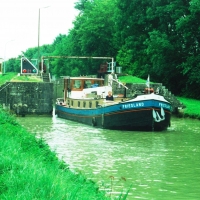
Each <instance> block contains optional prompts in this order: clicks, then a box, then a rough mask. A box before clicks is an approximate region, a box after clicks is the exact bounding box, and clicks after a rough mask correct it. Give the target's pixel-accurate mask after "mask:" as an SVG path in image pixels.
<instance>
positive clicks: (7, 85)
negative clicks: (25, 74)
mask: <svg viewBox="0 0 200 200" xmlns="http://www.w3.org/2000/svg"><path fill="white" fill-rule="evenodd" d="M10 84H11V83H8V84H7V85H6V86H5V87H3V88H1V90H0V92H1V91H2V90H3V89H5V88H6V87H7V86H9V85H10Z"/></svg>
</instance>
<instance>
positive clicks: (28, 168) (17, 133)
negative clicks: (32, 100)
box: [0, 108, 125, 200]
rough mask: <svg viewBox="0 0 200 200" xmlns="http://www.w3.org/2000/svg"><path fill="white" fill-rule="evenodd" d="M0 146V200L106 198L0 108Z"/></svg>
mask: <svg viewBox="0 0 200 200" xmlns="http://www.w3.org/2000/svg"><path fill="white" fill-rule="evenodd" d="M0 143H1V145H0V155H1V160H0V199H40V200H42V199H45V200H46V199H48V200H50V199H53V200H60V199H69V200H75V199H79V200H88V199H95V200H98V199H99V200H103V199H110V197H108V196H106V194H105V192H103V191H100V190H99V188H98V186H97V185H96V184H95V183H94V182H92V181H91V180H87V179H86V178H85V177H84V176H83V175H81V174H75V173H73V172H72V171H70V170H69V168H68V166H67V164H65V163H64V162H62V161H60V160H58V158H57V157H56V154H55V153H54V152H51V151H50V149H49V147H48V145H47V144H45V143H44V141H42V140H41V139H36V138H35V137H34V135H32V134H30V133H28V132H27V131H26V130H25V129H24V128H23V127H21V126H20V125H19V124H18V123H17V121H16V120H15V117H13V116H11V115H9V114H8V113H7V112H5V111H4V110H2V109H1V108H0ZM120 199H121V198H120ZM123 199H125V198H123Z"/></svg>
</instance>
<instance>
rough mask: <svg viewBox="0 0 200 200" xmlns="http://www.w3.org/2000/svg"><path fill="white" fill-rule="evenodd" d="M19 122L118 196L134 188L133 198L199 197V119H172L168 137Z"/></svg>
mask: <svg viewBox="0 0 200 200" xmlns="http://www.w3.org/2000/svg"><path fill="white" fill-rule="evenodd" d="M18 120H19V122H20V123H21V124H22V125H23V126H25V127H26V128H27V129H28V130H29V131H30V132H31V133H33V134H36V136H37V137H42V138H44V139H45V140H46V142H47V143H48V144H49V146H50V148H51V149H52V150H54V151H56V152H57V154H58V157H59V158H60V159H63V160H64V161H65V162H66V163H68V164H69V165H70V168H71V169H72V170H74V171H78V172H81V173H83V174H85V175H86V176H87V177H88V178H91V179H92V180H94V181H96V182H97V183H98V184H99V185H100V186H101V187H102V188H103V189H108V191H109V190H110V189H111V188H112V190H113V194H112V195H113V197H114V196H117V195H118V193H119V192H121V191H122V190H124V189H127V188H129V187H130V186H131V191H130V192H129V196H128V199H136V198H139V199H163V200H165V199H166V200H168V199H190V200H191V199H195V200H196V199H198V198H199V195H200V191H199V186H198V184H199V183H200V177H199V174H200V145H199V139H200V133H199V127H200V121H198V120H189V119H177V118H173V120H172V126H171V127H170V128H169V129H168V130H167V131H163V132H133V131H132V132H130V131H116V130H114V131H112V130H102V129H96V128H93V127H90V126H86V125H83V124H79V123H76V122H72V121H68V120H64V119H59V118H56V117H55V116H54V117H53V118H51V117H37V118H36V117H26V118H18Z"/></svg>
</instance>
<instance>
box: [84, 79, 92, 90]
mask: <svg viewBox="0 0 200 200" xmlns="http://www.w3.org/2000/svg"><path fill="white" fill-rule="evenodd" d="M91 85H92V81H91V80H85V81H84V88H91Z"/></svg>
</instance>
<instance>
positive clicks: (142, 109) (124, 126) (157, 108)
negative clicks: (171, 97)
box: [55, 77, 171, 131]
mask: <svg viewBox="0 0 200 200" xmlns="http://www.w3.org/2000/svg"><path fill="white" fill-rule="evenodd" d="M63 79H64V95H63V97H62V98H57V100H56V105H55V113H56V115H57V117H60V118H64V119H68V120H73V121H76V122H80V123H84V124H87V125H91V126H94V127H97V128H103V129H113V130H147V131H149V130H150V131H152V130H155V131H162V130H165V129H167V128H168V127H169V126H170V117H171V104H170V103H169V102H168V101H167V100H166V99H164V97H163V96H161V95H158V94H154V93H153V92H152V93H147V94H145V93H144V94H141V95H138V96H136V97H132V98H124V96H123V95H117V94H114V100H112V101H111V100H106V95H107V94H108V92H109V91H112V87H111V86H109V85H104V79H102V78H92V77H63ZM127 89H128V88H127Z"/></svg>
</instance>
